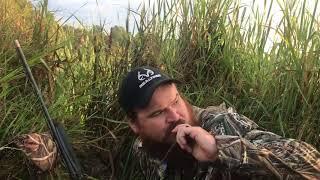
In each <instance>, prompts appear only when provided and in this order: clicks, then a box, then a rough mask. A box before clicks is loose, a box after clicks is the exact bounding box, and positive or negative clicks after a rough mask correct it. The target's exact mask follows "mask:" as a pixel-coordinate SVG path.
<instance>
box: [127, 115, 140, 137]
mask: <svg viewBox="0 0 320 180" xmlns="http://www.w3.org/2000/svg"><path fill="white" fill-rule="evenodd" d="M128 123H129V126H130V128H131V129H132V131H133V132H134V133H136V134H139V126H138V123H137V122H135V121H133V120H132V119H130V118H129V120H128Z"/></svg>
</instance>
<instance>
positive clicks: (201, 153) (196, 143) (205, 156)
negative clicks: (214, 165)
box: [172, 124, 218, 162]
mask: <svg viewBox="0 0 320 180" xmlns="http://www.w3.org/2000/svg"><path fill="white" fill-rule="evenodd" d="M172 132H173V133H176V134H177V135H176V140H177V143H178V144H179V146H180V147H181V149H184V150H186V151H188V152H189V153H191V154H192V155H193V156H194V157H195V158H196V159H197V160H198V161H202V162H205V161H215V160H216V159H217V157H218V149H217V146H216V141H215V138H214V137H213V136H212V135H211V134H209V133H208V132H207V131H206V130H204V129H202V128H201V127H193V126H190V125H189V124H180V125H178V126H176V127H175V128H174V129H173V130H172ZM190 141H191V142H190Z"/></svg>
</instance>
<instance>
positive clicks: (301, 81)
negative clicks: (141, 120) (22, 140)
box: [0, 0, 320, 179]
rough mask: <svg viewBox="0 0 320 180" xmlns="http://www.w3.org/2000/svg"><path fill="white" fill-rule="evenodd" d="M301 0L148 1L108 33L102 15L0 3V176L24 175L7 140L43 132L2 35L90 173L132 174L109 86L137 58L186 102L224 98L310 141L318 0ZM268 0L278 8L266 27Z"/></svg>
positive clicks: (125, 134) (318, 68) (314, 132)
mask: <svg viewBox="0 0 320 180" xmlns="http://www.w3.org/2000/svg"><path fill="white" fill-rule="evenodd" d="M306 3H307V1H306V0H300V1H268V3H267V1H265V6H264V7H263V8H260V9H257V8H255V6H252V7H250V6H244V5H243V4H241V3H240V2H238V1H231V0H220V1H208V0H196V1H188V0H183V1H178V0H172V1H169V2H168V1H163V0H158V1H156V3H155V4H153V5H152V6H151V8H148V7H147V4H145V5H141V6H140V9H138V10H128V18H130V19H133V20H134V21H135V25H136V26H135V28H132V27H129V22H128V21H127V26H126V27H125V28H122V27H113V28H112V29H110V30H108V29H107V28H106V27H105V26H104V24H100V25H96V26H93V27H89V28H88V27H83V28H74V27H70V26H66V25H61V23H62V22H59V23H60V24H59V23H58V22H56V21H55V20H54V18H53V14H52V13H50V12H49V11H48V9H47V1H42V2H40V4H39V5H38V6H37V7H33V8H32V6H31V4H30V3H29V2H28V1H21V0H19V1H5V0H2V1H0V8H2V9H1V11H0V29H1V31H0V32H1V37H3V38H1V40H0V64H1V65H0V83H1V86H0V89H1V93H0V106H1V109H0V117H1V118H0V155H1V156H0V158H1V161H0V169H1V170H0V177H1V178H2V177H3V178H12V177H25V176H26V174H28V173H26V170H27V169H21V167H19V165H18V164H19V162H20V164H21V160H20V159H14V158H12V157H14V156H15V154H16V153H19V152H18V151H16V150H15V149H14V148H12V147H11V146H10V145H9V144H8V143H10V142H11V140H12V139H13V138H14V137H15V136H17V135H19V134H22V133H28V132H34V131H37V132H41V131H46V129H47V128H46V126H45V123H44V119H43V115H42V113H41V111H40V108H39V102H38V101H37V98H36V97H35V95H34V94H33V91H32V88H31V86H30V84H29V83H28V81H27V80H26V78H25V76H24V74H23V71H22V68H21V66H20V65H19V61H18V59H17V57H16V55H15V52H14V49H13V45H12V42H13V40H14V39H19V40H20V42H21V43H22V46H23V49H24V51H25V53H26V55H27V58H28V61H29V63H30V64H31V67H32V71H33V73H34V75H35V76H36V80H37V82H38V84H39V85H40V87H41V90H42V92H43V94H44V97H45V99H46V103H47V105H48V107H49V111H50V114H51V115H52V116H53V118H54V119H56V120H57V121H60V122H62V123H63V124H64V125H65V127H66V130H67V132H68V134H69V135H70V137H71V138H72V142H73V144H74V147H75V149H76V152H77V154H78V156H79V157H80V160H81V162H82V164H83V166H84V169H85V172H86V173H87V175H89V176H92V178H93V177H95V178H103V179H106V178H118V179H130V178H131V179H134V178H136V179H141V177H140V174H139V168H138V166H137V164H136V162H134V161H132V157H131V153H130V152H131V143H132V139H133V134H132V133H131V132H130V131H129V129H128V126H127V124H126V122H125V121H124V120H123V119H124V114H123V112H122V111H120V109H119V105H118V103H117V89H118V85H119V81H120V79H121V78H122V76H123V75H124V74H125V73H126V72H127V71H128V70H130V69H131V68H133V67H135V66H139V65H146V64H149V65H152V66H156V67H159V68H161V69H163V70H164V71H166V72H168V73H169V74H170V75H172V76H175V77H177V78H178V79H179V80H180V81H182V82H183V84H182V86H181V87H180V88H181V90H182V91H183V92H184V93H185V95H186V97H187V98H188V99H189V100H190V101H191V102H192V103H193V104H195V105H198V106H201V107H205V106H208V105H218V104H220V103H222V102H226V104H227V105H228V106H233V107H235V108H236V109H237V110H238V111H239V112H240V113H242V114H245V115H246V116H248V117H250V118H251V119H253V120H255V121H256V122H257V123H258V124H259V125H260V126H262V127H264V128H266V129H268V130H270V131H273V132H275V133H278V134H280V135H282V136H285V137H288V138H297V139H301V140H305V141H307V142H309V143H311V144H313V145H315V146H316V147H317V148H319V147H320V141H319V138H320V137H319V135H320V129H319V128H318V127H319V125H320V122H319V116H320V98H319V94H320V92H319V91H320V88H319V86H320V85H319V84H320V77H319V72H320V56H319V55H320V51H319V49H320V48H319V46H320V45H319V44H320V41H319V40H320V34H319V32H320V31H319V30H320V28H319V20H320V19H319V16H318V15H317V14H319V13H318V12H317V8H319V4H318V0H316V1H315V4H314V6H313V7H314V9H307V8H306ZM277 4H279V6H280V8H281V12H282V13H283V17H281V20H280V21H279V23H278V24H273V23H272V21H273V19H274V18H275V17H274V16H273V15H272V13H271V8H272V6H275V5H277ZM261 11H262V12H263V13H260V12H261ZM1 13H2V14H1ZM130 29H134V32H129V30H130ZM273 36H276V38H275V37H273ZM270 39H277V41H274V42H272V43H270V41H269V40H270ZM2 162H5V163H2ZM23 162H25V161H23ZM10 163H11V164H12V166H10V168H9V169H8V168H7V167H8V166H7V164H10ZM4 169H8V170H7V171H6V170H4ZM58 169H59V170H62V171H63V168H58ZM29 174H30V173H29ZM56 174H58V176H59V174H62V175H61V176H64V175H65V171H64V173H61V171H58V172H56ZM53 176H54V177H51V179H54V178H56V177H55V175H53ZM48 178H49V179H50V177H48Z"/></svg>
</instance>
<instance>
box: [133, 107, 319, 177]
mask: <svg viewBox="0 0 320 180" xmlns="http://www.w3.org/2000/svg"><path fill="white" fill-rule="evenodd" d="M193 110H194V113H195V115H196V119H197V120H198V121H199V122H200V125H201V127H202V128H204V129H205V130H207V131H208V132H210V133H211V134H212V135H213V136H215V139H216V144H217V147H218V150H219V151H218V152H219V153H218V156H219V158H218V160H217V161H215V162H214V163H197V164H198V165H197V170H196V173H195V174H194V176H193V177H192V178H186V177H183V173H181V172H177V171H174V172H173V173H172V171H169V169H168V168H167V164H166V162H163V161H161V160H159V159H157V158H154V157H150V155H148V154H147V153H146V152H145V151H144V150H143V145H142V141H141V140H140V139H139V138H138V139H137V140H136V141H135V143H134V146H133V149H134V154H135V156H136V158H138V159H139V163H140V167H141V169H142V172H143V173H144V176H145V178H146V179H174V180H178V179H194V180H195V179H201V180H202V179H203V180H216V179H217V180H230V179H254V180H255V179H257V180H260V179H288V180H289V179H310V180H316V179H320V153H319V152H318V151H317V150H316V149H315V148H314V147H313V146H311V145H310V144H307V143H305V142H302V141H298V140H295V139H288V138H283V137H281V136H279V135H277V134H274V133H272V132H268V131H265V130H264V129H262V128H260V127H259V126H258V125H257V124H256V123H255V122H253V121H252V120H250V119H249V118H247V117H245V116H243V115H240V114H238V113H236V112H235V111H234V110H233V109H232V108H229V109H227V108H226V107H225V105H224V104H222V105H220V106H210V107H208V108H206V109H201V108H198V107H194V109H193ZM170 172H171V173H170Z"/></svg>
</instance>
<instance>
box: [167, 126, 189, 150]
mask: <svg viewBox="0 0 320 180" xmlns="http://www.w3.org/2000/svg"><path fill="white" fill-rule="evenodd" d="M192 130H193V129H192V127H191V126H190V125H188V124H180V125H178V126H177V127H175V128H174V129H173V130H172V132H176V133H177V135H176V141H177V143H178V144H179V146H180V147H181V148H182V149H184V150H186V151H188V152H192V147H190V145H189V144H188V142H187V136H190V133H191V132H192Z"/></svg>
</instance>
